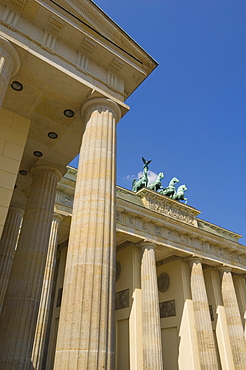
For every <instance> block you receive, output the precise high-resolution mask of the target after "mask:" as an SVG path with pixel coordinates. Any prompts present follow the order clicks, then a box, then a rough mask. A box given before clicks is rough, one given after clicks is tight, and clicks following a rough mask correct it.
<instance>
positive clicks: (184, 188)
mask: <svg viewBox="0 0 246 370" xmlns="http://www.w3.org/2000/svg"><path fill="white" fill-rule="evenodd" d="M178 190H182V191H186V190H188V188H187V187H186V185H181V186H179V189H178Z"/></svg>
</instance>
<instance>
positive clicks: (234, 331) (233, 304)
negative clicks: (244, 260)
mask: <svg viewBox="0 0 246 370" xmlns="http://www.w3.org/2000/svg"><path fill="white" fill-rule="evenodd" d="M220 271H221V278H222V281H221V293H222V299H223V303H224V308H225V314H226V322H227V327H228V332H229V338H230V342H231V349H232V355H233V360H234V366H235V369H236V370H244V369H246V342H245V338H244V333H243V325H242V320H241V317H240V312H239V308H238V303H237V297H236V292H235V288H234V284H233V279H232V275H231V269H230V268H229V267H222V268H221V269H220Z"/></svg>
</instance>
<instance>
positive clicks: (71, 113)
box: [63, 109, 74, 118]
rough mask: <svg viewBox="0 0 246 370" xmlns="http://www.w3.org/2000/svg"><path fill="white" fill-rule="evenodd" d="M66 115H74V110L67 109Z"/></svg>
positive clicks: (69, 116)
mask: <svg viewBox="0 0 246 370" xmlns="http://www.w3.org/2000/svg"><path fill="white" fill-rule="evenodd" d="M63 114H64V116H66V117H68V118H71V117H73V116H74V111H73V110H71V109H65V110H64V112H63Z"/></svg>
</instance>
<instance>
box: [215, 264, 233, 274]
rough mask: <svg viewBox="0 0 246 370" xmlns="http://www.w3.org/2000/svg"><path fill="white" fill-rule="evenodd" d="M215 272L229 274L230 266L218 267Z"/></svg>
mask: <svg viewBox="0 0 246 370" xmlns="http://www.w3.org/2000/svg"><path fill="white" fill-rule="evenodd" d="M217 270H218V271H219V272H221V273H223V272H231V271H232V268H231V267H230V266H226V265H223V266H220V267H218V268H217Z"/></svg>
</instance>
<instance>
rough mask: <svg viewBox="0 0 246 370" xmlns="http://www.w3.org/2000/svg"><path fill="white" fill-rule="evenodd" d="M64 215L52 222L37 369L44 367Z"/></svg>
mask: <svg viewBox="0 0 246 370" xmlns="http://www.w3.org/2000/svg"><path fill="white" fill-rule="evenodd" d="M62 219H63V216H62V215H59V214H57V213H55V214H54V215H53V221H52V224H51V231H50V239H49V247H48V253H47V259H46V265H45V271H44V279H43V287H42V294H41V299H40V305H39V311H38V319H37V325H36V332H35V338H34V345H33V351H32V363H33V366H34V369H35V370H39V369H40V370H41V369H42V361H43V353H44V347H45V339H46V331H47V325H48V319H49V309H50V299H51V293H52V285H53V277H54V270H55V256H56V251H57V243H58V229H59V226H60V222H61V221H62Z"/></svg>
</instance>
